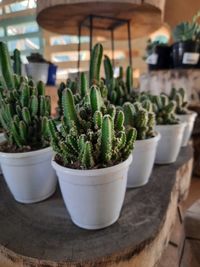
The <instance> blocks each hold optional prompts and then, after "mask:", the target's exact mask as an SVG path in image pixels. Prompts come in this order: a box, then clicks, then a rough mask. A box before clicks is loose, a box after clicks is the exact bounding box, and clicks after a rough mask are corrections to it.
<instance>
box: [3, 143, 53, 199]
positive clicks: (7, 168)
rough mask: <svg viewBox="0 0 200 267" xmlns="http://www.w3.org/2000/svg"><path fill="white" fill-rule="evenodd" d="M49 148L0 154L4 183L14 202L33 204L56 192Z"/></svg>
mask: <svg viewBox="0 0 200 267" xmlns="http://www.w3.org/2000/svg"><path fill="white" fill-rule="evenodd" d="M52 155H53V151H52V148H51V147H48V148H45V149H41V150H36V151H31V152H25V153H4V152H0V162H1V167H2V172H3V175H4V178H5V180H6V183H7V185H8V187H9V189H10V191H11V193H12V195H13V196H14V198H15V200H16V201H18V202H21V203H34V202H39V201H42V200H44V199H46V198H48V197H50V196H51V195H52V194H53V193H54V192H55V190H56V182H57V178H56V174H55V171H54V170H53V168H52V167H51V159H52Z"/></svg>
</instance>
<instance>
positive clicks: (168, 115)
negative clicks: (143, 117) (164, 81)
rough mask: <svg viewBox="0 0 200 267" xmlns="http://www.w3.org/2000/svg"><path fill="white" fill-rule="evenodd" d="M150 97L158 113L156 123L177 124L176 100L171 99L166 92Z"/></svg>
mask: <svg viewBox="0 0 200 267" xmlns="http://www.w3.org/2000/svg"><path fill="white" fill-rule="evenodd" d="M150 99H151V101H152V103H153V112H154V113H155V114H156V123H157V124H158V125H160V124H165V125H167V124H177V123H179V120H178V119H177V118H176V113H175V112H176V101H174V100H170V99H169V97H168V96H167V95H165V94H163V93H162V94H160V95H152V96H150Z"/></svg>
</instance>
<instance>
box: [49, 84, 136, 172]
mask: <svg viewBox="0 0 200 267" xmlns="http://www.w3.org/2000/svg"><path fill="white" fill-rule="evenodd" d="M87 92H89V100H88V98H87V102H86V100H85V99H86V98H85V96H84V97H82V99H81V100H80V102H79V103H77V104H76V105H75V96H74V95H73V93H72V90H71V89H65V90H64V91H63V93H62V103H63V110H64V114H63V119H62V123H61V127H60V130H58V129H56V125H55V122H54V121H53V120H49V122H48V132H49V136H50V139H51V144H52V147H53V149H54V150H55V152H56V153H57V156H56V160H57V161H58V162H59V163H60V164H62V165H64V166H68V167H71V168H80V169H91V168H102V167H107V166H112V165H115V164H118V163H119V162H121V161H123V160H125V159H126V158H127V157H128V156H129V155H130V153H131V152H132V150H133V145H134V142H135V138H136V130H135V129H134V128H130V129H129V130H128V129H126V128H125V126H124V114H123V112H122V111H121V110H117V111H116V108H115V107H114V106H113V105H109V104H108V105H107V106H105V104H104V101H103V98H102V95H101V93H100V87H98V86H97V85H92V87H91V88H90V89H89V90H87ZM87 94H88V93H87ZM82 96H83V95H82Z"/></svg>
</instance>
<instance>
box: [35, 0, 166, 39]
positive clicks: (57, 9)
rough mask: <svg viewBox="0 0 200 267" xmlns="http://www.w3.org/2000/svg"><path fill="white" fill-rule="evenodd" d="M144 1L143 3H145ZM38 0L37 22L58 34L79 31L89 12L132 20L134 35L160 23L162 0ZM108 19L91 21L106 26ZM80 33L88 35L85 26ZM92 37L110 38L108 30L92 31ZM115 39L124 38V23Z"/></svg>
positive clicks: (146, 33)
mask: <svg viewBox="0 0 200 267" xmlns="http://www.w3.org/2000/svg"><path fill="white" fill-rule="evenodd" d="M145 2H146V3H145ZM145 2H144V1H142V0H124V1H119V0H98V1H94V0H87V1H86V0H75V1H73V0H59V1H57V0H40V1H38V2H37V22H38V23H39V25H40V26H41V27H43V28H44V29H46V30H48V31H51V32H55V33H59V34H74V35H77V34H78V25H79V24H80V22H81V21H83V20H84V19H85V18H86V17H87V16H89V15H100V16H108V17H115V18H119V19H129V20H131V29H132V30H131V33H132V37H133V38H138V37H142V36H145V35H148V34H150V33H152V32H154V31H155V30H157V29H158V28H159V27H160V26H161V25H162V20H161V16H162V11H163V8H164V4H165V0H159V1H158V0H151V1H145ZM111 22H112V23H113V21H110V20H98V19H95V20H94V25H96V26H101V27H102V26H103V27H109V26H110V25H111ZM82 35H89V30H88V28H87V27H83V28H82ZM94 35H95V36H103V37H106V38H109V39H110V31H105V30H97V29H95V30H94ZM114 36H115V39H125V40H126V39H127V37H128V36H127V25H124V26H120V27H119V28H117V30H116V31H115V34H114Z"/></svg>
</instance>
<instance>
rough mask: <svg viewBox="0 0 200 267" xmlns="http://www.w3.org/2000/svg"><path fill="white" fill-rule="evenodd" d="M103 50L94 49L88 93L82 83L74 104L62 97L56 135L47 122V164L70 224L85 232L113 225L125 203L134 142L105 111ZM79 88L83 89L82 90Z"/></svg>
mask: <svg viewBox="0 0 200 267" xmlns="http://www.w3.org/2000/svg"><path fill="white" fill-rule="evenodd" d="M102 50H103V48H102V46H101V45H100V44H97V45H96V46H95V47H94V50H93V54H92V60H91V68H92V67H93V66H95V67H96V69H95V71H94V72H93V73H91V74H90V79H91V81H94V80H95V83H96V85H94V84H93V85H92V86H91V88H90V90H88V88H87V87H85V85H86V84H85V83H82V84H81V92H84V94H83V95H82V96H81V100H80V101H79V102H78V103H77V104H76V105H75V96H74V95H73V93H72V90H71V89H69V88H68V89H65V90H64V91H63V93H62V105H63V111H64V115H63V119H62V125H61V127H60V128H59V130H58V129H57V127H56V124H55V122H54V121H53V120H49V134H50V138H51V144H52V147H53V149H54V151H55V152H56V155H55V157H54V159H53V160H52V166H53V167H54V168H55V170H56V172H57V175H58V179H59V184H60V188H61V192H62V196H63V199H64V202H65V205H66V207H67V209H68V211H69V214H70V216H71V219H72V221H73V222H74V223H75V224H76V225H78V226H79V227H82V228H86V229H100V228H104V227H107V226H109V225H111V224H113V223H114V222H116V221H117V219H118V218H119V215H120V211H121V208H122V204H123V201H124V196H125V190H126V183H127V173H128V167H129V165H130V163H131V161H132V156H131V152H132V150H133V145H134V142H135V139H136V130H135V129H134V128H131V127H130V128H129V129H126V128H125V127H124V114H123V112H122V111H121V110H116V108H115V107H114V106H113V105H108V106H105V104H104V101H103V98H102V95H101V90H100V87H99V86H98V84H99V82H100V78H99V74H98V73H99V70H100V68H99V64H101V55H102ZM82 87H84V88H82Z"/></svg>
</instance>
